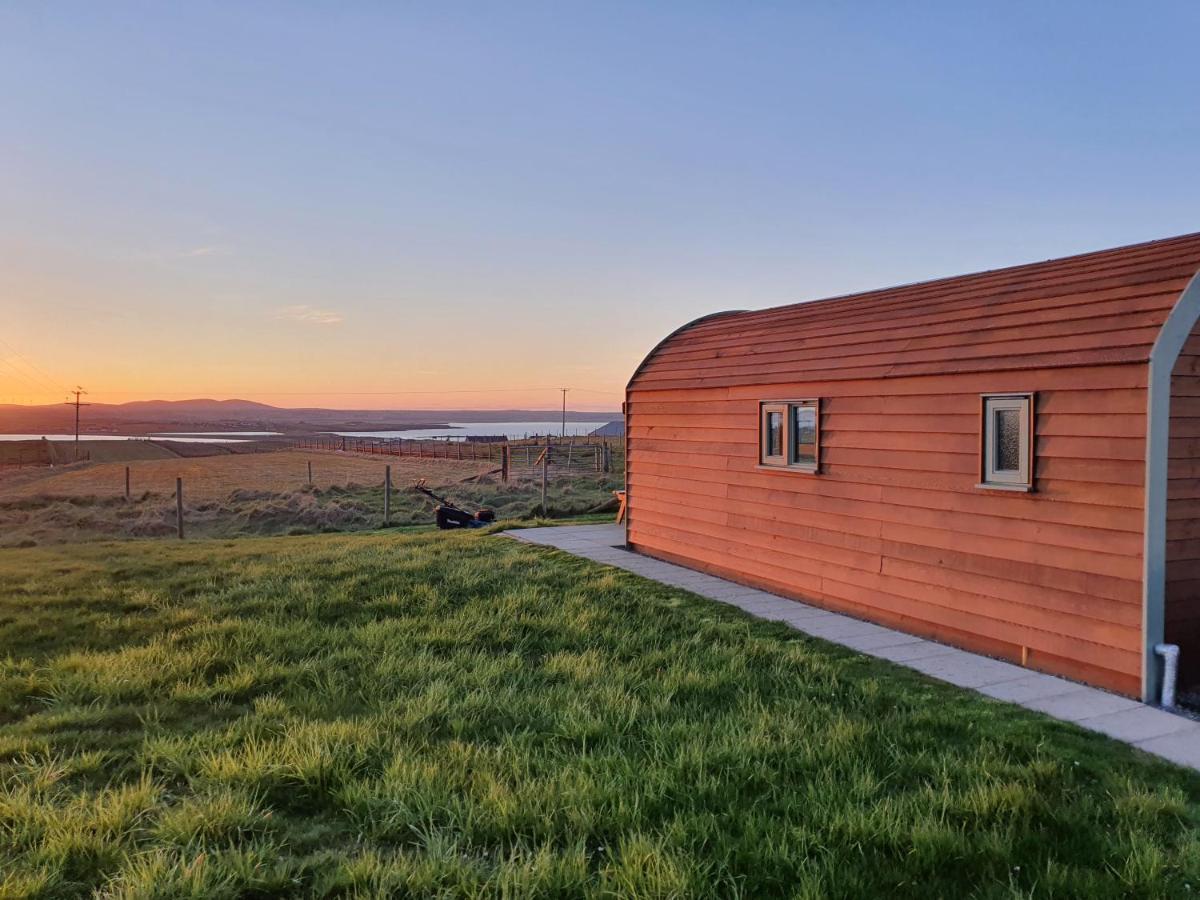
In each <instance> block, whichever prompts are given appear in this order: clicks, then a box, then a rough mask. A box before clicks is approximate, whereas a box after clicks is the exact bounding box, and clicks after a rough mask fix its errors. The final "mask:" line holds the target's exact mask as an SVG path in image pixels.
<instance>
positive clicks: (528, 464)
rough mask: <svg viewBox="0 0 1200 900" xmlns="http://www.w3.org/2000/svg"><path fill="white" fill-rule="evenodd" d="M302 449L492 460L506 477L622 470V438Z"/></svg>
mask: <svg viewBox="0 0 1200 900" xmlns="http://www.w3.org/2000/svg"><path fill="white" fill-rule="evenodd" d="M291 447H292V448H294V449H297V450H322V451H328V452H336V453H354V454H364V455H369V456H395V457H413V458H418V459H456V460H473V461H488V462H492V463H494V464H495V466H496V468H497V470H498V471H500V472H501V473H502V474H503V475H505V476H507V475H508V474H509V473H510V472H513V471H515V470H521V469H525V470H540V469H542V468H543V467H545V468H549V469H552V470H554V471H556V472H558V473H566V472H600V473H611V472H614V471H621V470H622V469H623V464H624V449H625V443H624V439H623V438H601V437H591V436H588V437H565V438H563V437H540V438H526V439H522V440H512V441H436V440H411V439H407V438H362V437H308V438H296V439H294V440H293V441H292V442H291Z"/></svg>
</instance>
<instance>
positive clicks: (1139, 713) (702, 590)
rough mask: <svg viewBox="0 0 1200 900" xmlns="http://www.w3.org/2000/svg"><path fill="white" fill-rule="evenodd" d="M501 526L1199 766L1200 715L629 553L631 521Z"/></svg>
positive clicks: (523, 536) (537, 541) (533, 541)
mask: <svg viewBox="0 0 1200 900" xmlns="http://www.w3.org/2000/svg"><path fill="white" fill-rule="evenodd" d="M504 534H506V535H507V536H509V537H512V538H515V539H516V540H520V541H525V542H526V543H531V544H541V545H544V546H549V547H554V548H556V549H559V550H562V551H563V552H566V553H571V554H574V555H576V556H581V557H584V558H586V559H591V560H594V561H596V562H601V563H604V564H606V565H611V566H614V567H616V568H620V569H623V570H625V571H627V572H632V573H633V574H635V575H640V576H642V577H643V578H649V579H652V580H655V581H659V582H661V583H663V584H667V585H670V586H672V587H676V588H678V589H680V590H685V591H690V592H692V593H695V594H698V595H700V596H703V597H707V598H709V599H711V600H714V601H716V602H718V603H725V604H727V605H730V606H736V607H738V608H739V609H741V610H743V611H745V612H746V613H748V614H750V615H752V616H756V617H758V618H760V619H766V620H769V621H778V622H783V623H785V624H787V625H789V626H791V627H792V628H794V629H796V630H797V631H800V632H802V633H804V634H808V635H811V636H813V637H819V638H821V639H822V640H827V641H830V642H831V643H835V644H841V645H842V646H845V647H848V648H850V649H851V650H856V651H859V652H862V653H865V654H866V655H868V656H872V657H875V658H877V659H882V660H886V661H888V662H892V663H896V664H897V665H902V666H907V667H909V668H911V669H915V670H916V671H918V672H921V673H923V674H925V675H929V676H931V677H933V678H937V679H940V680H941V681H946V682H949V683H950V684H953V685H956V686H958V687H961V688H965V689H968V690H976V691H978V692H979V693H981V694H984V695H985V696H988V697H991V698H993V699H995V700H1001V701H1005V702H1009V703H1016V704H1019V705H1021V706H1024V707H1026V708H1028V709H1033V710H1037V711H1038V712H1041V713H1044V714H1046V715H1049V716H1052V717H1053V718H1057V719H1060V720H1062V721H1066V722H1073V723H1076V724H1078V725H1079V726H1080V727H1082V728H1087V729H1090V730H1092V731H1096V732H1099V733H1101V734H1105V735H1107V736H1109V737H1111V738H1115V739H1116V740H1120V741H1124V742H1126V743H1128V744H1131V745H1133V746H1134V747H1137V748H1138V749H1140V750H1144V751H1146V752H1147V753H1153V754H1155V755H1157V756H1160V757H1162V758H1163V759H1167V760H1170V761H1171V762H1174V763H1178V764H1180V765H1184V766H1191V767H1192V768H1195V769H1198V770H1200V722H1197V721H1194V720H1192V719H1189V718H1186V717H1184V716H1181V715H1177V714H1174V713H1169V712H1166V711H1164V710H1161V709H1156V708H1154V707H1150V706H1145V705H1143V704H1141V703H1138V702H1137V701H1136V700H1131V699H1129V698H1128V697H1121V696H1118V695H1116V694H1110V693H1108V692H1107V691H1102V690H1098V689H1096V688H1090V687H1087V686H1086V685H1082V684H1077V683H1075V682H1072V681H1067V680H1066V679H1064V678H1058V677H1055V676H1053V675H1045V674H1042V673H1040V672H1033V671H1031V670H1029V669H1025V668H1022V667H1020V666H1017V665H1014V664H1012V663H1007V662H1003V661H1001V660H997V659H992V658H991V657H988V656H982V655H980V654H976V653H969V652H968V651H966V650H959V649H957V648H955V647H950V646H947V645H945V644H939V643H937V642H936V641H930V640H925V639H924V638H920V637H917V636H916V635H911V634H906V633H904V632H902V631H896V630H894V629H890V628H885V627H884V626H882V625H876V624H874V623H871V622H865V621H863V620H861V619H856V618H854V617H853V616H846V615H842V614H840V613H834V612H830V611H829V610H825V609H821V608H820V607H817V606H812V605H810V604H806V603H800V602H797V601H795V600H791V599H788V598H785V597H780V596H778V595H776V594H772V593H770V592H768V591H761V590H757V589H755V588H750V587H746V586H745V585H741V584H738V583H736V582H733V581H728V580H726V579H723V578H718V577H717V576H715V575H709V574H707V573H705V572H699V571H696V570H694V569H689V568H687V567H685V566H679V565H675V564H674V563H668V562H663V561H662V560H657V559H653V558H651V557H649V556H642V555H640V554H636V553H630V552H628V551H626V550H624V549H623V548H624V543H625V529H624V527H623V526H620V525H571V526H546V527H541V528H526V529H523V530H518V531H509V532H504Z"/></svg>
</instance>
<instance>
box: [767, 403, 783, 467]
mask: <svg viewBox="0 0 1200 900" xmlns="http://www.w3.org/2000/svg"><path fill="white" fill-rule="evenodd" d="M766 455H767V456H783V413H781V412H768V413H767V434H766Z"/></svg>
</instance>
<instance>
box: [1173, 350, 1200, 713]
mask: <svg viewBox="0 0 1200 900" xmlns="http://www.w3.org/2000/svg"><path fill="white" fill-rule="evenodd" d="M1197 398H1200V329H1197V330H1196V331H1193V332H1192V336H1191V337H1190V338H1189V339H1188V341H1187V343H1186V344H1185V345H1184V348H1183V351H1182V352H1181V353H1180V355H1179V360H1178V361H1177V362H1176V364H1175V368H1174V370H1173V372H1172V373H1171V439H1170V446H1169V449H1168V460H1167V567H1166V592H1165V594H1166V610H1165V612H1166V639H1167V641H1168V643H1172V644H1178V645H1179V647H1180V654H1179V686H1180V688H1181V689H1183V690H1188V689H1192V690H1195V689H1196V688H1198V687H1200V477H1198V476H1200V440H1197V437H1196V436H1197V435H1198V434H1200V402H1197Z"/></svg>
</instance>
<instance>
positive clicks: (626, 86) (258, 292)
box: [0, 2, 1200, 410]
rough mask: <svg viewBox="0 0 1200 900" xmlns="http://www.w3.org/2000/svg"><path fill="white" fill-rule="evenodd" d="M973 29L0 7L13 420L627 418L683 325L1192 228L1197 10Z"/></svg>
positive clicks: (577, 11) (696, 14)
mask: <svg viewBox="0 0 1200 900" xmlns="http://www.w3.org/2000/svg"><path fill="white" fill-rule="evenodd" d="M984 6H985V5H984V4H963V3H946V4H889V3H855V4H836V5H835V4H828V3H819V4H818V3H791V4H774V3H772V4H767V3H763V4H745V3H727V4H718V3H657V4H645V3H642V4H622V3H602V4H601V3H595V4H574V3H572V4H549V3H548V4H526V3H489V4H442V3H429V4H396V3H287V4H285V3H270V2H255V3H248V4H242V3H233V2H229V3H204V2H194V3H149V2H147V3H123V2H115V3H94V2H80V3H52V4H50V3H35V2H27V3H26V2H17V3H6V4H4V5H3V6H2V7H0V83H2V84H3V85H4V90H3V95H2V96H3V101H2V106H0V110H2V114H0V211H2V215H0V402H6V401H14V402H54V401H59V400H62V399H63V390H64V388H66V387H68V386H72V385H74V384H76V383H79V384H82V385H83V386H84V387H86V388H87V389H88V390H89V391H90V392H91V397H92V399H96V400H101V401H107V402H121V401H124V400H133V399H146V398H152V397H161V398H165V399H181V398H184V397H195V396H207V397H218V398H228V397H244V398H247V399H252V400H260V401H264V402H271V403H278V404H280V405H285V406H302V405H322V406H346V407H360V408H366V407H408V408H413V407H472V408H480V407H514V406H520V407H540V408H553V407H556V406H557V405H558V402H559V394H558V390H557V389H558V388H559V387H560V386H569V387H571V388H572V389H573V390H574V393H572V394H571V399H570V405H571V406H572V408H575V409H604V410H612V409H615V408H616V407H617V406H618V405H619V403H620V400H621V396H622V388H623V385H624V383H625V381H626V380H627V378H628V376H629V374H630V373H631V371H632V369H633V367H634V366H635V365H636V364H637V362H638V360H640V359H641V357H642V356H643V355H644V354H645V353H646V352H647V351H648V350H649V349H650V348H651V347H652V346H653V344H654V343H655V342H656V341H658V340H659V339H660V338H661V337H662V336H663V335H665V334H666V333H667V332H669V331H670V330H672V329H673V328H675V327H677V326H678V325H680V324H682V323H683V322H685V321H687V320H690V319H692V318H695V317H696V316H699V315H702V314H704V313H708V312H712V311H715V310H720V309H731V308H754V307H763V306H770V305H776V304H780V303H786V302H792V301H797V300H804V299H811V298H815V297H821V296H826V295H830V294H834V293H841V292H847V291H853V290H860V289H866V288H871V287H878V286H886V285H891V284H896V283H902V282H907V281H913V280H919V279H923V278H929V277H936V276H941V275H951V274H957V273H962V272H968V271H973V270H977V269H982V268H993V267H996V266H1000V265H1005V264H1011V263H1018V262H1025V261H1032V260H1036V259H1044V258H1047V257H1052V256H1060V255H1064V254H1069V253H1073V252H1079V251H1085V250H1091V249H1099V248H1103V247H1107V246H1114V245H1119V244H1123V243H1130V242H1135V241H1141V240H1147V239H1152V238H1157V237H1165V236H1169V235H1174V234H1180V233H1184V232H1189V231H1195V230H1198V229H1200V91H1197V85H1198V84H1200V70H1198V69H1197V66H1196V62H1195V53H1196V41H1197V36H1198V35H1200V5H1197V4H1194V3H1189V4H1178V5H1172V4H1145V5H1144V4H1118V5H1113V6H1111V7H1108V9H1107V12H1106V13H1105V15H1103V16H1093V15H1092V14H1091V11H1092V10H1094V9H1095V4H1093V3H1078V4H1070V3H1055V4H1044V3H1031V4H1026V5H1022V4H1015V3H997V4H992V5H990V9H985V8H984ZM914 10H919V11H914Z"/></svg>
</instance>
